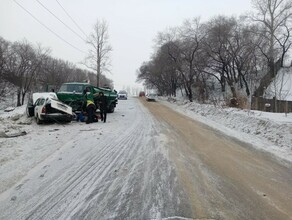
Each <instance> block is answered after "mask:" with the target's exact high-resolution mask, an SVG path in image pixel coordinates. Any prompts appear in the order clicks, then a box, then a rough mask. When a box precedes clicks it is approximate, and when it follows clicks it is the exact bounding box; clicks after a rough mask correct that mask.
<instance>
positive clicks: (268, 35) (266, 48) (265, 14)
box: [251, 0, 292, 96]
mask: <svg viewBox="0 0 292 220" xmlns="http://www.w3.org/2000/svg"><path fill="white" fill-rule="evenodd" d="M252 3H253V5H254V8H255V9H256V13H255V14H253V15H252V16H251V18H252V20H253V21H254V22H256V23H258V24H260V26H259V27H260V28H259V30H258V31H257V34H258V35H259V36H260V38H261V39H262V40H261V43H260V44H258V48H259V50H260V51H261V52H262V54H263V56H264V57H265V58H266V60H267V64H268V74H267V75H266V76H264V77H263V78H262V80H261V82H260V85H259V87H258V89H257V91H256V94H257V95H259V96H261V95H263V93H264V89H265V88H267V86H268V85H269V84H270V83H271V81H272V78H273V77H275V75H276V74H277V71H278V70H279V68H280V67H281V65H283V62H284V60H283V59H284V57H285V54H286V53H287V51H288V50H289V48H290V46H291V44H290V43H288V40H289V39H290V30H291V29H290V28H288V22H289V20H291V18H292V1H291V0H253V1H252ZM283 31H284V32H283ZM285 32H286V33H287V34H286V36H285Z"/></svg>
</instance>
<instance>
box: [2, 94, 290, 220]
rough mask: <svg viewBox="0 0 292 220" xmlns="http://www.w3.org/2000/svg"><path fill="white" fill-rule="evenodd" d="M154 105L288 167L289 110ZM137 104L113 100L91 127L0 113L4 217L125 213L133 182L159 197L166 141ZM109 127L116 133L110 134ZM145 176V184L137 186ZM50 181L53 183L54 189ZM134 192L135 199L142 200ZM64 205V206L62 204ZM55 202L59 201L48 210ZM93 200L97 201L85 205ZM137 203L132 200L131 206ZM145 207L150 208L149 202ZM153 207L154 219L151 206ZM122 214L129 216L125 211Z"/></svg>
mask: <svg viewBox="0 0 292 220" xmlns="http://www.w3.org/2000/svg"><path fill="white" fill-rule="evenodd" d="M159 102H161V103H163V104H165V105H167V106H169V107H171V108H172V109H174V110H176V111H178V112H181V113H182V114H185V115H188V116H189V117H190V118H194V119H195V120H199V121H201V122H202V123H205V124H207V125H209V126H211V127H213V128H215V129H218V130H220V131H222V132H224V133H226V134H228V135H230V136H232V137H235V138H238V139H239V140H242V141H244V142H248V143H250V144H251V145H252V146H253V147H255V148H258V149H261V150H264V151H267V152H270V153H271V154H272V155H275V157H276V158H279V160H281V161H283V162H284V161H288V163H287V164H289V166H291V165H290V164H291V161H292V153H291V151H292V144H291V143H292V116H291V114H288V115H285V114H274V113H264V112H258V111H251V112H248V111H246V110H239V109H234V108H222V107H218V106H217V107H216V106H213V105H200V104H197V103H189V102H187V101H179V100H176V101H175V100H174V99H169V100H168V101H167V98H164V99H161V100H159ZM141 105H142V104H141V103H140V104H139V101H138V100H134V99H133V98H130V99H129V100H127V101H126V100H125V101H124V102H120V103H119V104H118V107H117V111H116V112H115V113H113V114H109V117H108V121H107V123H105V124H104V123H100V122H98V123H96V124H90V125H86V124H85V123H81V122H72V123H69V124H44V125H37V124H36V123H35V121H34V120H33V119H32V118H27V116H26V114H25V106H23V107H20V108H16V109H15V110H13V111H11V112H4V111H0V202H2V204H3V207H0V209H1V208H2V210H6V209H7V210H8V211H7V212H6V213H5V216H6V215H7V216H14V217H15V216H18V217H20V216H21V217H25V216H26V217H27V216H30V217H31V219H40V218H39V217H40V216H38V214H44V213H45V214H44V215H47V214H48V215H49V214H52V212H54V213H53V214H54V215H52V218H53V217H54V216H58V215H59V214H60V213H62V216H59V219H62V217H64V216H66V217H67V218H66V219H68V218H69V217H68V216H71V217H76V218H75V219H78V218H77V217H81V216H83V215H88V216H89V214H92V215H93V216H94V215H96V214H97V213H92V212H94V210H96V209H100V210H99V211H101V213H102V214H105V215H106V216H108V215H109V213H112V211H113V210H114V206H111V204H112V203H113V204H116V203H117V202H118V203H119V205H118V208H121V210H123V204H124V203H125V201H127V199H128V198H127V196H126V195H128V194H127V193H129V192H132V190H134V189H135V190H136V191H135V192H140V191H139V190H137V189H136V188H135V187H137V186H139V187H142V188H143V190H145V191H143V190H141V193H146V192H147V193H153V195H154V196H155V195H156V196H157V191H155V190H154V189H153V187H154V188H155V187H160V183H161V181H160V180H158V179H155V178H160V177H162V180H163V181H162V183H163V187H161V189H160V191H161V198H162V197H163V195H165V193H166V191H167V190H168V189H171V188H172V187H173V186H169V185H167V184H168V183H169V180H168V179H167V178H164V176H163V173H159V172H158V171H159V169H158V168H160V167H163V166H165V165H166V164H168V163H167V162H165V160H167V156H166V155H167V153H165V149H166V148H164V147H163V146H167V140H165V137H164V136H163V135H162V133H161V131H162V128H160V127H159V126H158V125H159V124H158V123H157V122H156V120H155V119H153V117H152V116H151V114H150V113H149V112H148V111H147V110H146V109H145V108H144V107H142V106H141ZM148 116H149V117H148ZM137 128H141V129H137ZM113 130H115V131H116V132H114V136H112V135H113V132H112V131H113ZM23 132H25V133H24V134H25V135H24V136H20V137H15V138H7V136H6V135H13V134H23ZM124 134H130V135H128V136H127V135H124ZM137 137H139V139H137ZM100 140H102V141H100ZM97 143H98V144H97ZM146 155H147V157H146ZM145 158H147V160H145ZM152 161H156V162H157V163H158V165H157V163H152ZM152 164H155V167H152ZM156 165H157V166H156ZM145 167H146V168H145ZM156 169H158V170H156ZM162 170H163V172H166V173H168V174H169V173H171V172H172V168H171V167H166V168H164V169H162ZM147 172H148V173H147ZM127 173H130V174H131V175H126V174H127ZM154 174H155V175H154ZM117 177H118V178H117ZM150 177H151V178H152V177H153V178H154V179H153V180H151V181H150V183H151V184H153V186H148V187H149V188H150V189H151V190H150V191H149V190H148V188H147V187H146V185H147V184H146V182H147V181H146V179H147V180H148V178H150ZM127 178H128V179H127ZM143 181H145V182H144V185H143V184H142V185H141V182H142V183H143ZM124 182H127V183H125V184H124ZM157 183H159V184H157ZM56 184H58V185H59V186H58V187H56ZM175 184H177V182H175ZM133 186H135V187H133ZM96 190H99V191H96ZM80 191H82V192H83V193H80ZM158 191H159V190H158ZM160 191H159V192H160ZM179 192H180V191H179ZM105 194H106V195H105ZM133 195H136V194H135V193H133ZM139 195H140V194H139ZM171 195H173V196H174V197H170V198H171V199H170V200H169V201H164V202H166V204H169V202H171V201H174V200H173V198H177V195H176V194H171ZM73 196H75V197H74V198H73ZM103 196H107V197H108V198H110V199H108V200H105V201H103V200H102V199H100V198H102V197H103ZM151 196H152V194H151ZM151 196H149V198H150V197H151ZM30 197H31V199H30V201H27V199H28V198H30ZM136 197H137V199H138V200H139V198H140V197H139V196H137V195H136ZM136 197H135V198H136ZM146 197H147V196H146ZM147 198H148V197H147ZM159 198H160V197H159ZM111 199H113V200H111ZM3 201H5V202H3ZM7 201H8V202H7ZM88 201H90V202H88ZM97 201H103V203H102V204H101V206H100V205H99V206H98V207H97V206H96V205H97ZM62 202H63V203H62ZM83 202H84V204H83ZM127 202H129V201H127ZM148 202H149V203H147V205H151V204H152V203H151V201H150V200H149V201H148ZM69 203H70V205H69V207H66V206H65V204H69ZM55 204H63V205H61V206H60V207H59V206H58V205H56V206H58V207H55V208H54V206H55ZM93 204H95V206H94V207H91V206H90V205H93ZM163 204H164V203H163ZM4 205H5V206H4ZM82 205H83V206H82ZM116 205H117V204H116ZM140 205H141V204H136V203H135V201H133V204H132V206H133V207H136V206H137V207H138V206H140ZM152 205H153V204H152ZM181 205H182V204H181ZM81 206H82V207H81ZM132 206H131V207H132ZM182 206H183V205H182ZM80 207H81V208H80ZM84 207H86V209H84ZM53 208H54V209H53ZM144 208H145V210H146V209H147V210H149V207H148V206H145V207H144ZM16 209H17V210H16ZM46 209H48V210H47V211H46ZM78 210H85V211H88V213H87V214H86V212H85V211H84V212H79V211H78ZM121 210H117V209H116V213H122V214H123V213H124V211H121ZM139 210H140V209H139ZM181 210H183V208H181ZM77 211H78V212H77ZM153 212H154V214H153V216H155V213H156V212H155V210H153ZM142 213H143V212H142ZM145 213H146V212H145ZM73 214H74V216H72V215H73ZM124 214H125V216H127V214H128V213H127V212H125V213H124ZM138 214H139V213H138ZM136 215H137V213H136V214H135V216H136ZM151 216H152V214H151ZM153 216H152V217H153ZM83 217H84V216H83ZM111 217H112V216H111ZM0 218H1V211H0ZM11 219H15V218H11ZM63 219H64V218H63ZM73 219H74V218H73ZM92 219H93V218H92ZM153 219H160V218H153ZM169 219H171V218H169Z"/></svg>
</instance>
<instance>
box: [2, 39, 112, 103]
mask: <svg viewBox="0 0 292 220" xmlns="http://www.w3.org/2000/svg"><path fill="white" fill-rule="evenodd" d="M84 81H89V82H90V83H91V84H92V85H96V84H97V77H96V74H95V73H94V72H92V71H88V70H84V69H81V68H78V67H77V66H76V65H74V64H73V63H70V62H68V61H65V60H62V59H57V58H54V57H52V56H51V55H50V49H46V48H43V47H42V46H40V45H32V44H31V43H29V42H28V41H26V40H23V41H21V42H9V41H7V40H5V39H3V38H2V37H0V100H1V98H3V97H5V96H6V95H7V94H9V90H11V88H16V90H17V92H16V93H17V103H16V104H17V106H20V105H23V104H24V101H25V98H26V96H27V94H28V93H30V92H35V91H44V90H45V88H47V87H48V86H49V85H50V86H51V88H54V89H55V90H56V91H57V90H58V89H59V88H60V86H61V84H62V83H65V82H84ZM99 81H100V83H99V84H100V85H107V86H110V87H112V86H113V82H112V80H110V79H108V78H107V77H106V76H104V75H103V74H101V75H100V76H99Z"/></svg>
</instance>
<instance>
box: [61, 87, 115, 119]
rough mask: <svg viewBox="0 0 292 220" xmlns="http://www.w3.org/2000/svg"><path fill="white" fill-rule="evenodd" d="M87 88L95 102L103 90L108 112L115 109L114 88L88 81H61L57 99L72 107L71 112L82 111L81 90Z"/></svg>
mask: <svg viewBox="0 0 292 220" xmlns="http://www.w3.org/2000/svg"><path fill="white" fill-rule="evenodd" d="M86 88H89V90H90V93H92V95H93V97H94V102H95V103H96V102H97V98H98V94H99V92H103V93H104V95H105V96H106V97H107V100H108V106H107V109H108V112H109V113H112V112H114V110H115V107H116V105H117V100H118V95H117V92H116V91H115V90H111V89H108V88H101V87H95V86H92V85H90V84H88V83H78V82H71V83H63V84H62V86H61V87H60V89H59V91H58V92H57V96H58V99H59V100H60V101H62V102H64V103H65V104H67V105H69V106H71V107H72V110H73V112H79V111H82V105H83V101H84V93H83V91H84V90H85V89H86Z"/></svg>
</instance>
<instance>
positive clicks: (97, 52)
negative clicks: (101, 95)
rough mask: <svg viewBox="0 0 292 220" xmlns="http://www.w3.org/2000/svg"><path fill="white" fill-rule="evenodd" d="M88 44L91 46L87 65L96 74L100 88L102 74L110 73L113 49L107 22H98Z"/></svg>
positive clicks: (86, 61) (86, 60)
mask: <svg viewBox="0 0 292 220" xmlns="http://www.w3.org/2000/svg"><path fill="white" fill-rule="evenodd" d="M87 43H88V44H89V46H90V50H89V52H88V56H87V57H86V58H85V63H84V64H85V65H86V66H87V67H88V68H90V69H92V70H94V71H95V72H96V77H97V86H100V78H101V74H104V73H106V72H109V71H110V69H109V68H110V65H111V60H110V52H111V51H112V47H111V45H110V43H109V34H108V25H107V22H106V21H105V20H102V21H100V20H97V22H96V24H95V25H94V27H93V32H92V33H91V34H90V36H89V38H88V40H87Z"/></svg>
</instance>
